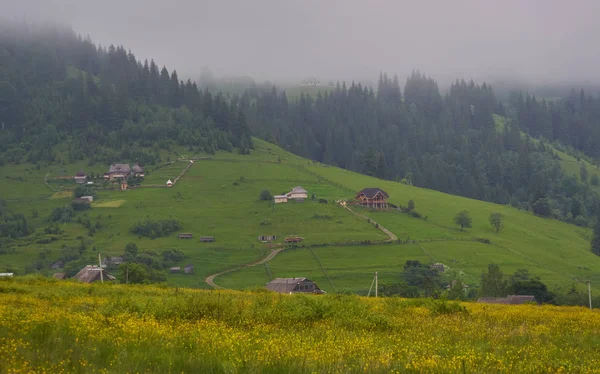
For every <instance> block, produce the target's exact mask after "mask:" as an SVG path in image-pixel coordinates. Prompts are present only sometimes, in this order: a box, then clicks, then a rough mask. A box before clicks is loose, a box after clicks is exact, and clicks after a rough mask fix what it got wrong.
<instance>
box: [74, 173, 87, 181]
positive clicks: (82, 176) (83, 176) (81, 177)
mask: <svg viewBox="0 0 600 374" xmlns="http://www.w3.org/2000/svg"><path fill="white" fill-rule="evenodd" d="M86 179H87V175H86V174H85V172H84V171H83V170H79V171H78V172H77V174H75V176H74V177H73V180H74V181H75V183H77V184H83V183H85V180H86Z"/></svg>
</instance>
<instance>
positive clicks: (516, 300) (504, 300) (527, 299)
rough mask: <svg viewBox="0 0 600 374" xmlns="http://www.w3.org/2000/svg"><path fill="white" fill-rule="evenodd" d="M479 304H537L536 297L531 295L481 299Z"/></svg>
mask: <svg viewBox="0 0 600 374" xmlns="http://www.w3.org/2000/svg"><path fill="white" fill-rule="evenodd" d="M477 302H478V303H486V304H508V305H517V304H525V303H535V302H536V300H535V296H531V295H508V296H506V297H480V298H479V299H478V300H477Z"/></svg>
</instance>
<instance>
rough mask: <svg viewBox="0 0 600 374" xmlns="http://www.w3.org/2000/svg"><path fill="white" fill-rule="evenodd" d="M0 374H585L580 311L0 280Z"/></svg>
mask: <svg viewBox="0 0 600 374" xmlns="http://www.w3.org/2000/svg"><path fill="white" fill-rule="evenodd" d="M0 315H1V316H2V318H0V372H3V373H4V372H6V373H31V372H40V373H41V372H46V373H60V372H67V373H74V372H77V373H96V372H100V373H110V372H139V373H141V372H159V373H176V372H179V373H180V372H202V373H238V372H240V373H284V372H285V373H316V372H340V373H364V372H366V373H379V372H381V373H383V372H385V373H388V372H414V373H422V372H428V373H431V372H440V373H441V372H444V373H448V372H461V373H466V372H468V373H475V372H477V373H496V372H515V373H517V372H518V373H534V372H536V373H537V372H544V373H567V372H596V371H597V370H598V364H599V363H600V351H598V349H597V347H598V344H600V338H599V337H600V314H599V313H598V311H590V310H588V309H585V308H579V307H554V306H537V305H519V306H508V305H482V304H475V303H464V304H459V303H456V302H447V301H442V300H431V299H399V298H379V299H375V298H373V297H371V298H364V297H357V296H348V295H324V296H313V295H281V294H274V293H270V292H264V291H263V292H246V293H241V292H236V291H204V290H189V289H181V288H165V287H155V286H131V285H129V286H126V285H112V284H93V285H84V284H79V283H76V282H72V281H66V282H64V281H63V282H59V281H54V280H45V279H42V278H36V277H31V276H29V277H22V278H20V279H3V280H0Z"/></svg>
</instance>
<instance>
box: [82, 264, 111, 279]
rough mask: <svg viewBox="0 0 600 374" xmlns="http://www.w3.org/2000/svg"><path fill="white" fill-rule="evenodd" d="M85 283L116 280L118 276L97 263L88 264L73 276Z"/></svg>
mask: <svg viewBox="0 0 600 374" xmlns="http://www.w3.org/2000/svg"><path fill="white" fill-rule="evenodd" d="M73 278H74V279H77V280H78V281H80V282H83V283H93V282H100V281H102V280H105V281H114V280H115V279H116V278H115V277H113V276H112V275H109V274H108V273H107V272H106V270H104V269H102V268H101V267H98V266H96V265H87V266H86V267H84V268H83V269H81V270H79V273H77V274H75V276H74V277H73Z"/></svg>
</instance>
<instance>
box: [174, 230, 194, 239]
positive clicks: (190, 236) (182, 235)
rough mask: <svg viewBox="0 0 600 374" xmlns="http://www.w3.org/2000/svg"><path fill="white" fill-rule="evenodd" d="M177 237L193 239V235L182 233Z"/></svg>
mask: <svg viewBox="0 0 600 374" xmlns="http://www.w3.org/2000/svg"><path fill="white" fill-rule="evenodd" d="M177 237H178V238H179V239H191V238H192V234H191V233H189V232H188V233H181V234H179V235H177Z"/></svg>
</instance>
